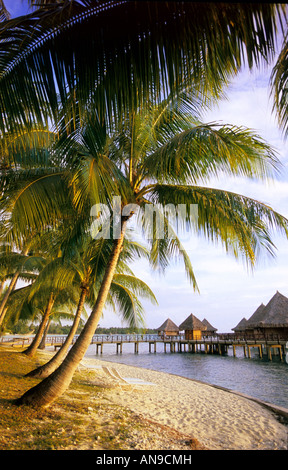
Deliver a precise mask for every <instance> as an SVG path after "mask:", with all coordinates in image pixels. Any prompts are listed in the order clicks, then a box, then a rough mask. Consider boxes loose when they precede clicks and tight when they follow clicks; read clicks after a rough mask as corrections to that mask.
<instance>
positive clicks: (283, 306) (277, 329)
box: [247, 291, 288, 339]
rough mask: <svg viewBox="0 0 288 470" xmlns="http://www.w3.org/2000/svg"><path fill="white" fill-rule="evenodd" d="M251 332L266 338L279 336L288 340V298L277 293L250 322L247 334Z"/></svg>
mask: <svg viewBox="0 0 288 470" xmlns="http://www.w3.org/2000/svg"><path fill="white" fill-rule="evenodd" d="M260 307H261V306H260ZM251 330H252V331H253V333H254V334H262V335H263V336H264V337H269V336H272V335H277V336H278V337H279V338H283V339H288V298H287V297H285V296H284V295H282V294H280V292H278V291H277V292H276V294H275V295H274V296H273V297H272V299H271V300H270V301H269V302H268V304H267V305H266V307H264V308H262V309H261V311H260V313H259V314H258V315H257V316H256V315H255V317H254V318H253V315H252V317H251V318H250V319H249V320H248V323H247V332H249V331H251Z"/></svg>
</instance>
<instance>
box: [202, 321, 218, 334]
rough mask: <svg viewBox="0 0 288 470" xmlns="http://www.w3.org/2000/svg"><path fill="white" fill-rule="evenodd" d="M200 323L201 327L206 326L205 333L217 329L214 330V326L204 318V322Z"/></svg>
mask: <svg viewBox="0 0 288 470" xmlns="http://www.w3.org/2000/svg"><path fill="white" fill-rule="evenodd" d="M202 323H203V325H205V326H206V331H214V332H215V331H217V328H214V326H212V325H211V323H209V321H208V320H206V318H204V320H202Z"/></svg>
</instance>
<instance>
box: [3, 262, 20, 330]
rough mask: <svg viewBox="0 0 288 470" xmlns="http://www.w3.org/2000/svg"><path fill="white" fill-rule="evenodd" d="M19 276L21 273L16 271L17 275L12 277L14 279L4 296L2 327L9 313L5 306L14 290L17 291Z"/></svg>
mask: <svg viewBox="0 0 288 470" xmlns="http://www.w3.org/2000/svg"><path fill="white" fill-rule="evenodd" d="M19 275H20V271H16V273H15V274H14V276H13V277H12V279H11V281H10V284H9V286H8V288H7V290H6V292H5V294H4V296H3V299H2V301H1V304H0V326H1V325H2V323H3V320H4V317H5V314H6V311H7V309H6V308H5V306H6V304H7V301H8V299H9V296H10V294H11V292H13V290H14V289H15V286H16V283H17V281H18V277H19Z"/></svg>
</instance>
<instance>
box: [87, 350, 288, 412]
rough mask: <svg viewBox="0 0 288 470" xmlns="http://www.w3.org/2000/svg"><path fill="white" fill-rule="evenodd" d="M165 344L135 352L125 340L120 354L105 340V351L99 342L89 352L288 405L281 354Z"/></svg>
mask: <svg viewBox="0 0 288 470" xmlns="http://www.w3.org/2000/svg"><path fill="white" fill-rule="evenodd" d="M161 346H162V345H160V344H157V353H156V354H154V352H152V353H149V350H148V345H145V344H140V348H139V354H134V345H133V344H124V345H123V353H122V354H116V345H115V344H113V345H112V344H104V347H103V354H102V355H100V354H99V355H96V354H95V352H96V346H95V345H91V346H90V347H89V348H88V350H87V353H86V356H87V357H89V358H96V359H100V360H101V359H102V360H105V361H112V362H118V363H122V364H126V365H132V366H135V367H143V368H146V369H152V370H159V371H162V372H168V373H170V374H176V375H180V376H183V377H187V378H190V379H196V380H200V381H202V382H206V383H208V384H213V385H219V386H221V387H225V388H228V389H230V390H237V391H239V392H242V393H245V394H247V395H250V396H252V397H254V398H258V399H260V400H263V401H266V402H269V403H273V404H275V405H279V406H284V407H285V408H288V364H287V363H286V362H281V361H280V359H279V356H273V360H272V361H268V359H267V358H265V357H264V358H263V359H259V357H258V356H257V354H256V352H255V353H254V354H253V353H252V357H251V359H248V358H245V357H244V356H243V353H242V348H239V350H238V348H237V351H236V354H237V357H233V354H232V350H231V351H230V349H229V352H228V355H227V356H217V355H212V354H204V353H196V354H191V353H188V352H187V353H178V352H177V353H174V354H171V353H170V351H169V352H167V353H164V351H162V350H161ZM162 347H163V346H162ZM252 351H253V350H252Z"/></svg>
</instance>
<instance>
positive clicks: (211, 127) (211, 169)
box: [142, 123, 281, 184]
mask: <svg viewBox="0 0 288 470" xmlns="http://www.w3.org/2000/svg"><path fill="white" fill-rule="evenodd" d="M280 167H281V164H280V161H279V160H278V158H277V156H276V153H275V151H274V150H273V149H272V148H271V146H269V145H268V144H267V143H266V142H265V141H264V140H263V139H262V138H261V137H260V136H257V135H255V134H254V133H253V132H251V130H249V129H246V128H243V127H236V126H228V125H227V126H220V125H219V124H216V123H213V124H201V123H199V124H197V125H194V126H191V125H190V126H189V127H188V128H186V129H184V130H182V131H181V132H180V133H178V134H176V135H175V134H174V135H173V136H171V139H169V140H168V142H167V141H166V143H165V144H164V145H160V146H159V148H158V149H156V150H155V151H154V152H152V153H151V154H150V155H149V156H148V157H147V158H146V159H145V160H144V162H143V168H142V171H143V177H146V178H148V180H149V179H150V180H151V179H152V181H153V180H156V181H158V182H159V183H161V182H170V183H171V182H176V183H180V184H181V183H188V184H195V183H198V182H199V181H202V182H206V181H207V180H208V179H209V178H210V177H211V176H219V175H221V174H223V173H227V174H229V175H238V176H245V177H249V178H255V177H256V178H260V179H265V178H267V177H270V176H274V175H275V174H277V173H278V172H279V170H280Z"/></svg>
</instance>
